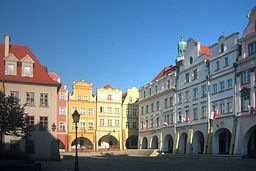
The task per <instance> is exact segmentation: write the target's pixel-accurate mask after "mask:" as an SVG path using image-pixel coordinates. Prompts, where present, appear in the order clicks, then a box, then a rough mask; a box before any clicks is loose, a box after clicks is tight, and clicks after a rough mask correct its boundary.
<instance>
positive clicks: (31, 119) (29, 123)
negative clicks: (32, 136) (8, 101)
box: [28, 116, 35, 126]
mask: <svg viewBox="0 0 256 171" xmlns="http://www.w3.org/2000/svg"><path fill="white" fill-rule="evenodd" d="M28 125H29V126H34V125H35V118H34V116H28Z"/></svg>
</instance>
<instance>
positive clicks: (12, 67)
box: [8, 65, 15, 75]
mask: <svg viewBox="0 0 256 171" xmlns="http://www.w3.org/2000/svg"><path fill="white" fill-rule="evenodd" d="M8 75H15V74H14V65H8Z"/></svg>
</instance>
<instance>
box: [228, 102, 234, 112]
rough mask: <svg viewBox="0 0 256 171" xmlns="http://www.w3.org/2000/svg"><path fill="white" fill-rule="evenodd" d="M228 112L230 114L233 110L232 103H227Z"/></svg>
mask: <svg viewBox="0 0 256 171" xmlns="http://www.w3.org/2000/svg"><path fill="white" fill-rule="evenodd" d="M227 106H228V112H229V113H231V112H232V110H233V106H232V101H229V102H227Z"/></svg>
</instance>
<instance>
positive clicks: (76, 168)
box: [72, 110, 80, 171]
mask: <svg viewBox="0 0 256 171" xmlns="http://www.w3.org/2000/svg"><path fill="white" fill-rule="evenodd" d="M72 118H73V121H74V122H75V128H76V157H75V171H79V165H78V156H77V123H78V122H79V119H80V114H79V113H78V112H77V111H76V110H75V111H74V113H73V114H72Z"/></svg>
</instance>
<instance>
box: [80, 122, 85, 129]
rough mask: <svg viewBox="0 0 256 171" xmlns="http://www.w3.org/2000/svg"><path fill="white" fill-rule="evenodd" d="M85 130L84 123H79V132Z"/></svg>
mask: <svg viewBox="0 0 256 171" xmlns="http://www.w3.org/2000/svg"><path fill="white" fill-rule="evenodd" d="M84 129H85V121H80V130H84Z"/></svg>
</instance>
